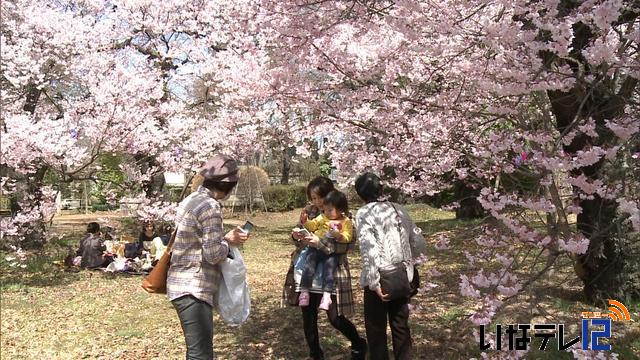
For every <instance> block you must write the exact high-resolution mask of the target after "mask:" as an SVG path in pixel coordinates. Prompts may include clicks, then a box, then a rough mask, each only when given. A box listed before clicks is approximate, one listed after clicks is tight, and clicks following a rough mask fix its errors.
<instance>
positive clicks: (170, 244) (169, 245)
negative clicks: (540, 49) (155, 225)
mask: <svg viewBox="0 0 640 360" xmlns="http://www.w3.org/2000/svg"><path fill="white" fill-rule="evenodd" d="M195 176H196V174H195V173H194V174H191V176H190V177H189V180H188V181H187V182H185V183H184V186H183V187H182V191H181V192H180V201H182V200H184V196H185V195H186V193H187V188H189V185H191V181H193V178H194V177H195ZM177 233H178V227H177V226H176V229H175V230H173V234H171V239H169V242H168V243H167V248H166V249H165V250H164V251H165V252H166V253H170V252H171V250H173V243H174V242H175V241H176V234H177Z"/></svg>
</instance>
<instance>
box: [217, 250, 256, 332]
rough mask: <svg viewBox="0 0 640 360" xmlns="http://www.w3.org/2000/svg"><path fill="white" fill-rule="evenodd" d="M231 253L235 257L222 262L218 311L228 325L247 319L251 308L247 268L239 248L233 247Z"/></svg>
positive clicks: (236, 324)
mask: <svg viewBox="0 0 640 360" xmlns="http://www.w3.org/2000/svg"><path fill="white" fill-rule="evenodd" d="M229 253H230V255H231V256H232V257H233V259H230V258H227V259H225V261H223V262H222V263H220V272H221V273H222V278H221V279H220V287H219V289H218V299H217V300H218V313H220V316H221V317H222V319H223V320H224V322H225V323H227V325H231V326H240V325H242V324H243V323H244V322H245V321H247V318H248V317H249V312H250V310H251V298H250V294H249V285H248V284H247V268H246V266H245V265H244V260H243V259H242V255H241V254H240V250H238V248H236V247H231V248H230V249H229Z"/></svg>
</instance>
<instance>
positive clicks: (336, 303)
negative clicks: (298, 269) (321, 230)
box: [282, 176, 367, 359]
mask: <svg viewBox="0 0 640 360" xmlns="http://www.w3.org/2000/svg"><path fill="white" fill-rule="evenodd" d="M333 190H334V187H333V182H332V181H331V180H330V179H328V178H326V177H322V176H319V177H316V178H315V179H313V180H311V182H309V185H307V197H308V198H309V200H310V201H311V205H309V206H307V207H305V208H304V210H302V213H301V214H300V223H302V220H303V219H304V218H306V219H313V218H315V217H316V216H318V215H320V213H321V212H322V208H323V204H324V203H323V199H324V197H325V196H326V195H327V194H328V193H330V192H331V191H333ZM301 226H302V225H301V224H299V227H301ZM291 236H292V238H293V240H294V241H295V244H296V250H295V251H294V252H293V253H292V255H291V266H290V268H289V272H288V273H287V277H286V280H285V286H284V291H283V297H282V304H283V305H285V304H287V305H291V306H297V305H298V296H299V295H300V284H296V283H295V280H294V263H295V261H296V259H297V257H298V255H299V254H300V252H301V251H302V250H303V249H304V248H305V247H306V246H311V247H314V248H317V249H318V250H320V251H323V252H325V253H331V249H330V248H329V247H328V246H327V244H330V242H323V241H321V239H320V238H318V236H316V235H313V234H312V235H310V236H307V237H301V236H300V235H298V233H292V234H291ZM334 278H335V292H336V293H335V295H331V301H332V303H331V305H330V306H329V310H328V311H327V317H328V318H329V322H330V323H331V325H332V326H333V327H334V328H336V329H337V330H338V331H340V332H341V333H342V334H343V335H344V336H346V337H347V338H348V339H349V340H350V341H351V358H352V359H364V358H365V353H366V351H367V343H366V341H365V340H364V339H363V338H361V337H360V335H359V334H358V330H357V329H356V327H355V326H354V325H353V323H352V322H351V321H350V320H349V319H348V318H347V316H349V315H351V314H353V312H354V304H353V289H352V288H351V273H350V272H349V263H348V260H347V254H346V252H345V253H343V254H340V258H339V260H338V266H337V268H336V273H335V277H334ZM321 299H322V289H319V291H314V290H313V289H312V290H310V299H309V306H304V307H300V309H301V310H302V323H303V327H304V337H305V339H306V341H307V345H308V346H309V353H310V356H311V358H313V359H324V353H323V352H322V349H321V348H320V340H319V336H318V306H319V305H320V301H321Z"/></svg>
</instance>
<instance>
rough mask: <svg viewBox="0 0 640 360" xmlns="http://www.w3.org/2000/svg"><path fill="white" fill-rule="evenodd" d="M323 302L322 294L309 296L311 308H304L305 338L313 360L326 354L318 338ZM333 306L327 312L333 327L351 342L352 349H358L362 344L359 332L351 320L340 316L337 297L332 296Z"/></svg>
mask: <svg viewBox="0 0 640 360" xmlns="http://www.w3.org/2000/svg"><path fill="white" fill-rule="evenodd" d="M321 300H322V294H315V293H310V294H309V306H302V307H300V309H302V325H303V327H304V338H305V339H306V340H307V345H309V355H310V356H311V357H312V358H313V359H323V358H324V354H323V352H322V349H321V348H320V339H319V337H318V306H319V305H320V301H321ZM331 301H332V303H331V306H329V311H327V317H328V318H329V322H330V323H331V326H333V327H334V328H336V329H337V330H338V331H340V332H341V333H342V335H344V336H346V337H347V339H349V341H351V348H352V349H356V348H357V347H358V346H360V344H361V343H362V339H361V338H360V335H358V330H356V327H355V326H354V325H353V323H352V322H351V321H349V319H347V318H346V317H344V315H338V307H337V305H336V296H335V295H331Z"/></svg>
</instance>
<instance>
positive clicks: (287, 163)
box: [280, 148, 291, 185]
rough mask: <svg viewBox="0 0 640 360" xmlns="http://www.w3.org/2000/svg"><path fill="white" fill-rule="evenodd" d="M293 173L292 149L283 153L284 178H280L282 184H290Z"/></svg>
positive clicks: (286, 149) (287, 149)
mask: <svg viewBox="0 0 640 360" xmlns="http://www.w3.org/2000/svg"><path fill="white" fill-rule="evenodd" d="M290 173H291V149H290V148H285V149H284V150H283V151H282V177H281V178H280V184H283V185H288V184H289V174H290Z"/></svg>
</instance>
